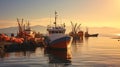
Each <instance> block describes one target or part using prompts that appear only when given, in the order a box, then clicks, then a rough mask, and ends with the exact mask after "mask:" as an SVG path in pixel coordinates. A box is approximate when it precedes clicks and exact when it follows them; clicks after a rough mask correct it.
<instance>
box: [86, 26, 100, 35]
mask: <svg viewBox="0 0 120 67" xmlns="http://www.w3.org/2000/svg"><path fill="white" fill-rule="evenodd" d="M97 36H98V33H96V34H89V33H88V28H86V32H85V37H97Z"/></svg>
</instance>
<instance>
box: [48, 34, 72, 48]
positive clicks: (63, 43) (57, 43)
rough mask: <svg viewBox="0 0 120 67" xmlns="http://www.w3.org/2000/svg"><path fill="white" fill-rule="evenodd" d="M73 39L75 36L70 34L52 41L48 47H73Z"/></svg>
mask: <svg viewBox="0 0 120 67" xmlns="http://www.w3.org/2000/svg"><path fill="white" fill-rule="evenodd" d="M72 39H73V38H72V37H70V36H65V37H61V38H58V39H56V40H54V41H51V42H50V43H49V46H48V47H50V48H62V49H67V48H70V47H71V42H72Z"/></svg>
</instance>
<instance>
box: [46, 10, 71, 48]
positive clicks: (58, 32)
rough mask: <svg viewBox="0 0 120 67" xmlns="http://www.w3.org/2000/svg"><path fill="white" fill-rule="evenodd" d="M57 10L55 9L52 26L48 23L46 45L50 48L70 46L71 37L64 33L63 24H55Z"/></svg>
mask: <svg viewBox="0 0 120 67" xmlns="http://www.w3.org/2000/svg"><path fill="white" fill-rule="evenodd" d="M56 21H57V12H56V11H55V22H54V26H50V25H48V27H47V31H48V38H49V44H48V47H51V48H65V49H66V48H70V47H71V42H72V39H73V38H72V37H71V36H68V35H66V34H65V31H66V29H65V24H62V25H57V22H56Z"/></svg>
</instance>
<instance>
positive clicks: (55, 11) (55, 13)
mask: <svg viewBox="0 0 120 67" xmlns="http://www.w3.org/2000/svg"><path fill="white" fill-rule="evenodd" d="M57 16H58V15H57V12H56V11H55V22H54V24H55V27H56V25H57V23H56V21H57Z"/></svg>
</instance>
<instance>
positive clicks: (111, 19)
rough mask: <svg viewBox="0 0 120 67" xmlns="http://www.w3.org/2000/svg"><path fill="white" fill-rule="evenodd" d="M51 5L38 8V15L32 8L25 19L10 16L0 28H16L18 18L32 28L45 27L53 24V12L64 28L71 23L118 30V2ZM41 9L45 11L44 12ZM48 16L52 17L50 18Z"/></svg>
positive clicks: (76, 1)
mask: <svg viewBox="0 0 120 67" xmlns="http://www.w3.org/2000/svg"><path fill="white" fill-rule="evenodd" d="M28 2H29V1H28ZM33 3H34V1H33ZM50 3H51V2H50ZM48 4H49V2H48ZM53 5H54V6H53ZM53 5H52V6H51V5H50V6H47V7H46V6H45V5H44V6H42V8H39V10H41V11H42V12H38V13H37V12H36V11H37V10H35V9H34V8H36V7H33V10H32V11H30V12H32V14H31V15H30V14H28V15H30V16H29V17H27V18H26V16H27V15H26V14H24V13H21V15H20V16H19V15H18V14H15V15H11V17H9V18H11V19H9V18H4V19H0V28H5V27H11V26H17V21H16V18H19V17H20V18H23V19H25V20H29V21H30V23H31V25H32V26H34V25H43V26H47V25H48V24H50V23H53V22H54V11H55V10H56V11H57V12H58V23H65V24H66V26H71V24H70V22H71V21H72V22H73V23H78V24H82V26H88V27H113V28H120V0H74V1H73V0H69V1H61V2H60V3H59V2H57V1H56V4H53ZM27 6H28V5H27ZM39 7H41V5H39ZM22 8H24V7H22ZM43 8H44V9H45V8H47V9H45V10H44V9H43ZM25 9H28V8H25ZM37 9H38V8H37ZM50 9H51V10H50ZM21 11H22V10H21ZM22 12H23V11H22ZM28 13H29V10H28ZM36 13H37V14H36ZM22 15H23V16H22ZM25 15H26V16H25ZM50 15H52V16H51V18H50Z"/></svg>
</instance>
